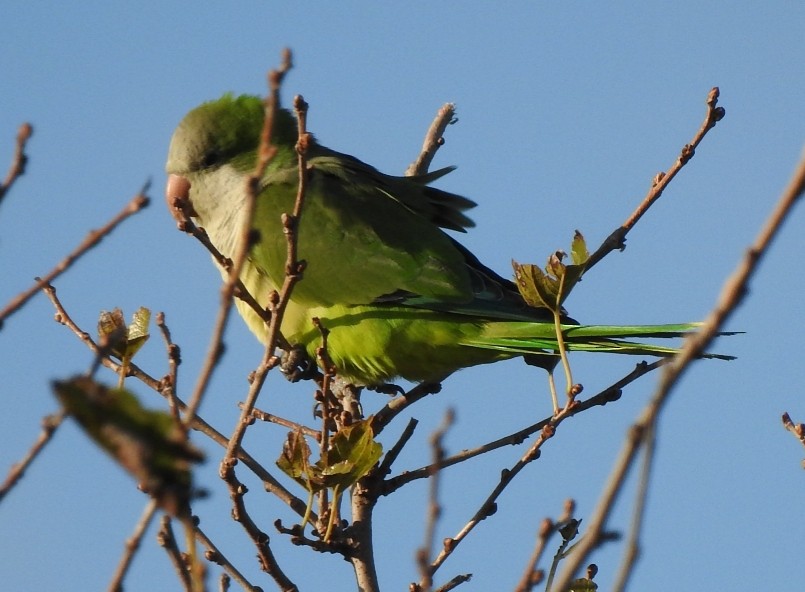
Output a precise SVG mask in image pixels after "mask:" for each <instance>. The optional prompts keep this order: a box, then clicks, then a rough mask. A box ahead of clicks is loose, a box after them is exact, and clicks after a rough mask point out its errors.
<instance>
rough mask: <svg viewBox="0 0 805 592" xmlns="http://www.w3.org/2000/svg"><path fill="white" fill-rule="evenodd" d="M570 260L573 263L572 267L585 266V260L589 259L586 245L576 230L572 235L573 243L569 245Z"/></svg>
mask: <svg viewBox="0 0 805 592" xmlns="http://www.w3.org/2000/svg"><path fill="white" fill-rule="evenodd" d="M570 258H571V259H572V261H573V265H586V264H587V260H588V259H589V258H590V252H589V251H588V250H587V243H586V241H585V240H584V236H583V235H582V234H581V233H580V232H579V231H578V230H577V231H576V233H575V234H574V235H573V242H572V243H571V244H570Z"/></svg>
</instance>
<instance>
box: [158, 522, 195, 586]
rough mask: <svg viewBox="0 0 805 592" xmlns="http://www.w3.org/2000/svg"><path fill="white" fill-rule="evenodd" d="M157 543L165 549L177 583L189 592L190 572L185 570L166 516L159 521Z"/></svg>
mask: <svg viewBox="0 0 805 592" xmlns="http://www.w3.org/2000/svg"><path fill="white" fill-rule="evenodd" d="M157 542H158V543H159V545H160V546H161V547H162V548H163V549H165V552H166V553H167V554H168V559H170V561H171V563H172V564H173V568H174V569H175V570H176V574H177V575H178V577H179V581H180V582H181V583H182V588H183V589H184V590H185V591H186V592H189V591H190V590H191V589H192V582H191V581H190V572H189V571H188V569H187V562H186V561H185V559H184V556H183V555H182V552H181V550H180V549H179V544H178V543H177V542H176V536H175V535H174V534H173V527H172V526H171V517H170V516H168V515H167V514H165V515H163V516H162V520H161V521H160V527H159V532H157Z"/></svg>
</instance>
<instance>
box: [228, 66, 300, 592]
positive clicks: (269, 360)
mask: <svg viewBox="0 0 805 592" xmlns="http://www.w3.org/2000/svg"><path fill="white" fill-rule="evenodd" d="M288 69H290V52H288V51H286V53H285V60H284V64H283V67H282V68H281V69H280V70H273V71H272V72H270V73H269V86H270V93H269V97H268V100H267V101H266V116H265V122H264V126H263V133H262V137H261V142H260V158H259V162H258V165H257V169H256V171H255V173H254V174H253V175H252V176H251V177H250V178H249V183H248V188H249V190H248V194H249V199H248V200H247V207H246V215H245V218H246V223H245V224H244V235H243V237H242V241H241V243H242V244H241V253H240V255H241V258H240V260H239V258H238V257H236V258H235V261H234V265H233V270H232V272H231V274H230V278H238V277H239V275H240V269H241V265H242V263H243V261H244V260H245V256H246V253H247V251H248V247H249V242H248V241H249V239H250V237H251V218H252V214H253V211H254V206H255V202H256V199H257V194H258V191H259V183H260V180H261V179H262V176H263V174H264V172H265V169H266V167H267V166H268V163H269V161H270V159H271V158H272V157H273V155H274V153H275V152H276V149H274V148H273V147H272V146H271V145H270V138H271V129H272V125H273V120H274V117H275V114H276V111H277V109H278V107H279V89H280V84H281V82H282V78H283V76H284V75H285V73H286V72H287V70H288ZM294 106H295V108H296V114H297V120H298V125H299V130H298V137H299V140H298V141H297V154H298V160H299V188H298V191H297V196H296V201H295V203H294V210H293V213H292V214H290V215H288V214H285V215H283V226H284V229H283V230H284V232H285V236H286V242H287V250H288V254H287V260H286V269H285V280H284V282H283V285H282V289H281V290H280V292H279V295H278V297H277V298H276V299H273V303H272V310H271V313H272V314H271V322H270V324H269V327H268V335H267V338H266V347H265V350H264V353H263V358H262V360H261V362H260V365H259V366H258V368H257V369H256V370H255V372H254V374H253V378H252V383H251V385H250V388H249V393H248V395H247V397H246V401H245V402H244V403H243V405H242V407H241V415H240V420H239V421H238V424H237V425H236V426H235V430H234V431H233V433H232V436H231V437H230V438H229V443H228V444H227V449H226V454H225V455H224V458H223V459H222V461H221V465H220V468H219V474H220V477H221V479H223V480H224V482H225V483H226V485H227V487H228V489H229V492H230V498H231V499H232V504H233V509H232V517H233V519H234V520H235V521H236V522H238V523H239V524H240V525H241V526H243V528H244V530H245V531H246V533H247V534H248V536H249V538H251V540H252V542H253V543H254V545H255V548H256V549H257V554H258V558H259V561H260V567H261V569H262V570H263V571H265V572H266V573H268V574H269V575H270V576H271V577H272V578H273V579H274V581H275V582H276V583H277V585H278V586H279V587H280V589H281V590H283V591H288V592H290V591H296V590H297V587H296V585H295V584H294V583H293V582H291V580H290V579H289V578H288V576H287V575H285V573H284V572H283V571H282V569H281V568H280V566H279V564H278V563H277V560H276V558H275V557H274V554H273V552H272V551H271V547H270V545H269V538H268V535H267V534H265V533H264V532H262V531H261V530H260V529H259V528H258V527H257V525H256V523H255V522H254V520H253V519H252V518H251V516H250V515H249V513H248V511H247V510H246V504H245V502H244V495H245V493H246V491H247V489H246V487H245V486H244V485H243V484H242V483H241V482H240V481H239V480H238V479H237V476H236V475H235V465H236V463H237V460H236V457H237V453H238V451H239V450H240V447H241V443H242V441H243V437H244V435H245V433H246V429H247V427H248V426H249V425H250V423H251V419H250V418H251V416H252V411H253V409H254V406H255V403H256V402H257V397H258V395H259V393H260V391H261V390H262V387H263V384H264V383H265V379H266V376H267V374H268V372H269V371H270V370H271V369H272V368H274V367H276V366H277V365H279V363H280V360H279V358H278V357H277V356H276V355H275V353H274V352H275V350H276V347H277V341H278V338H279V332H280V325H281V323H282V317H283V314H284V312H285V307H286V306H287V304H288V302H289V301H290V297H291V291H292V290H293V287H294V285H295V284H296V282H297V281H299V279H301V273H302V270H303V267H304V265H303V264H302V263H301V262H299V261H298V260H297V249H296V244H297V232H296V231H297V229H298V222H299V216H300V215H301V210H302V205H303V203H304V198H305V188H306V179H307V159H306V150H307V140H308V134H307V130H306V113H307V104H306V103H305V102H304V100H303V99H302V98H301V97H298V96H297V97H296V99H295V102H294ZM228 285H231V286H232V287H233V289H234V279H233V280H232V281H230V282H228ZM231 295H232V294H231V293H230V295H229V297H230V299H231Z"/></svg>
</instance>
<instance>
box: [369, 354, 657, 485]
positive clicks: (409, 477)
mask: <svg viewBox="0 0 805 592" xmlns="http://www.w3.org/2000/svg"><path fill="white" fill-rule="evenodd" d="M667 362H668V360H667V359H666V358H663V359H660V360H655V361H654V362H651V363H650V364H649V363H647V362H640V363H639V364H637V365H636V366H635V368H634V370H632V371H631V372H630V373H629V374H627V375H626V376H624V377H623V378H621V379H620V380H618V381H617V382H615V383H614V384H612V385H610V386H608V387H607V388H605V389H604V390H603V391H601V392H600V393H598V394H596V395H595V396H593V397H590V398H589V399H585V400H584V401H574V404H573V406H571V407H570V408H569V409H568V408H565V409H564V410H563V415H562V417H573V416H574V415H577V414H579V413H581V412H582V411H586V410H587V409H590V408H592V407H597V406H603V405H606V404H607V403H611V402H612V401H615V400H617V399H618V398H619V397H620V396H621V393H622V389H623V388H624V387H625V386H626V385H628V384H629V383H631V382H634V381H635V380H637V379H638V378H640V377H641V376H643V375H645V374H648V373H649V372H651V371H652V370H655V369H656V368H658V367H660V366H662V365H664V364H666V363H667ZM553 419H554V418H553V416H551V417H546V418H545V419H543V420H541V421H538V422H537V423H535V424H532V425H530V426H528V427H526V428H523V429H521V430H518V431H516V432H514V433H512V434H509V435H508V436H504V437H502V438H498V439H497V440H493V441H491V442H488V443H486V444H483V445H481V446H477V447H475V448H469V449H466V450H462V451H461V452H459V453H457V454H455V455H453V456H450V457H448V458H445V459H444V460H443V461H442V462H441V464H440V467H441V468H443V469H444V468H447V467H450V466H453V465H456V464H458V463H461V462H464V461H467V460H469V459H471V458H474V457H476V456H479V455H481V454H485V453H487V452H490V451H492V450H497V449H498V448H503V447H504V446H515V445H517V444H522V443H523V442H524V441H525V440H526V438H528V437H529V436H531V435H532V434H535V433H537V432H539V431H540V430H542V429H544V428H545V427H546V426H548V425H549V424H550V423H551V422H552V420H553ZM432 469H433V465H426V466H424V467H420V468H418V469H413V470H410V471H405V472H404V473H402V474H400V475H397V476H396V477H392V478H391V479H388V480H387V481H386V482H385V485H384V488H383V495H389V494H390V493H392V492H393V491H395V490H397V489H399V488H400V487H402V486H403V485H405V484H407V483H410V482H411V481H414V480H416V479H423V478H426V477H427V476H428V475H429V474H430V471H431V470H432Z"/></svg>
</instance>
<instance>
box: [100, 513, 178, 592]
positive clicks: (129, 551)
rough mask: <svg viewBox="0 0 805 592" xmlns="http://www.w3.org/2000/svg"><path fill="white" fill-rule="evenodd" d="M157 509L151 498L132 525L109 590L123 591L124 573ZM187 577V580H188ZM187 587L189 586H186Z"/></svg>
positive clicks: (112, 591)
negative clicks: (135, 523) (135, 522)
mask: <svg viewBox="0 0 805 592" xmlns="http://www.w3.org/2000/svg"><path fill="white" fill-rule="evenodd" d="M156 511H157V501H156V500H155V499H151V500H149V501H148V503H147V504H146V505H145V509H144V510H143V513H142V516H140V519H139V520H138V521H137V525H136V526H135V527H134V532H133V533H132V535H131V537H130V538H129V539H128V540H126V550H125V551H124V552H123V556H122V557H121V558H120V563H118V565H117V569H116V570H115V574H114V576H113V577H112V581H111V582H110V583H109V588H108V590H109V591H110V592H122V591H123V578H125V577H126V573H127V572H128V570H129V567H130V566H131V562H132V560H133V559H134V555H135V554H136V553H137V550H138V549H139V548H140V543H141V542H142V540H143V535H144V534H145V531H146V529H147V528H148V525H149V524H151V520H152V519H153V518H154V514H155V513H156ZM189 581H190V580H189V577H188V582H189ZM188 589H189V588H188Z"/></svg>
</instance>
